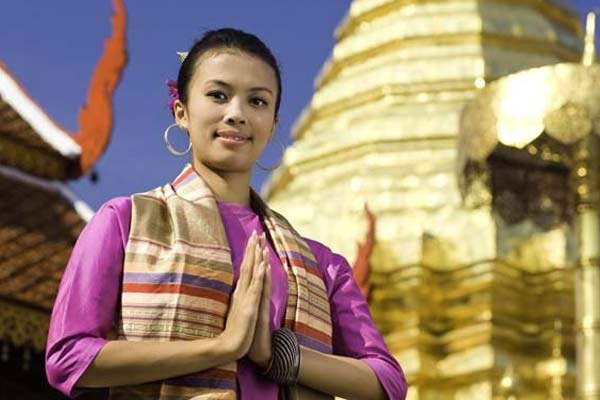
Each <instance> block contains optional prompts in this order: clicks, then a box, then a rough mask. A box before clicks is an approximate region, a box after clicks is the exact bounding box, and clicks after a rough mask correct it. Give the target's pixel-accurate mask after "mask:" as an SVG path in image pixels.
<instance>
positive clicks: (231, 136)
mask: <svg viewBox="0 0 600 400" xmlns="http://www.w3.org/2000/svg"><path fill="white" fill-rule="evenodd" d="M215 136H216V137H217V138H220V139H223V140H225V141H228V142H230V141H231V142H239V143H242V142H245V141H247V140H250V138H249V137H248V136H246V135H244V134H242V133H241V132H238V131H218V132H216V133H215Z"/></svg>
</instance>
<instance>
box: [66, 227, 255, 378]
mask: <svg viewBox="0 0 600 400" xmlns="http://www.w3.org/2000/svg"><path fill="white" fill-rule="evenodd" d="M260 253H261V248H260V247H259V246H258V237H257V236H256V235H252V236H251V237H250V239H249V241H248V245H247V246H246V253H245V255H244V260H243V261H242V265H241V269H240V278H239V280H238V282H237V285H236V288H235V290H234V292H233V294H232V300H231V306H230V307H229V312H228V316H227V321H226V324H225V325H226V326H225V330H224V331H223V333H221V334H220V335H219V336H218V337H216V338H211V339H199V340H192V341H176V342H128V341H111V342H108V343H106V345H105V346H104V347H103V348H102V349H101V350H100V352H99V354H98V356H97V357H96V358H95V359H94V361H93V362H92V364H91V365H90V366H89V367H88V368H87V369H86V371H85V373H84V374H83V376H82V377H81V379H80V380H79V382H78V384H77V385H78V386H81V387H86V386H87V387H105V386H120V385H132V384H138V383H145V382H151V381H157V380H162V379H166V378H171V377H175V376H181V375H187V374H191V373H193V372H197V371H203V370H206V369H209V368H213V367H216V366H219V365H223V364H227V363H230V362H234V361H236V360H237V359H239V358H241V357H243V356H244V355H245V354H246V353H247V352H248V349H249V348H250V345H251V343H252V339H253V337H254V330H255V325H256V319H257V316H258V308H259V307H258V305H259V301H260V298H261V293H262V288H263V281H264V278H263V277H264V274H265V271H266V265H265V263H264V262H262V257H258V255H260Z"/></svg>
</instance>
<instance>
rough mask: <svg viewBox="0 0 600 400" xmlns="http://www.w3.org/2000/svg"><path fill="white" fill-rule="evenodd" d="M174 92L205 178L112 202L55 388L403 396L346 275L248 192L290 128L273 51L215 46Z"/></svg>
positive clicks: (67, 328)
mask: <svg viewBox="0 0 600 400" xmlns="http://www.w3.org/2000/svg"><path fill="white" fill-rule="evenodd" d="M177 93H178V98H176V99H175V100H174V102H173V103H172V110H173V115H174V117H175V121H176V124H177V125H178V126H179V127H180V128H181V129H183V130H184V131H186V132H188V134H189V138H190V147H191V151H192V164H191V165H187V166H186V167H185V168H184V170H183V171H182V173H181V174H180V175H179V176H178V177H177V178H175V180H174V181H173V182H172V183H171V184H167V185H165V186H163V187H160V188H157V189H155V190H152V191H149V192H146V193H140V194H136V195H133V196H131V197H130V198H117V199H113V200H111V201H109V202H107V203H106V204H105V205H104V206H103V207H102V208H101V209H100V210H99V211H98V212H97V213H96V215H95V216H94V218H93V219H92V220H91V221H90V223H89V224H88V225H87V226H86V228H85V229H84V230H83V232H82V233H81V236H80V238H79V240H78V242H77V244H76V245H75V248H74V249H73V253H72V255H71V258H70V260H69V264H68V266H67V268H66V270H65V273H64V276H63V279H62V282H61V286H60V289H59V293H58V296H57V299H56V303H55V305H54V310H53V313H52V319H51V324H50V331H49V335H48V344H47V354H46V370H47V375H48V379H49V381H50V383H51V384H52V385H53V386H54V387H56V388H57V389H59V390H61V391H63V392H64V393H65V394H67V395H69V396H76V395H77V394H78V393H79V392H80V391H81V388H86V387H110V388H111V398H122V399H133V398H136V399H137V398H139V399H159V398H160V399H167V398H168V399H191V398H207V399H209V398H210V399H217V398H218V399H230V398H231V399H234V398H242V399H277V398H281V397H283V396H284V395H283V394H282V395H281V396H280V394H279V392H280V389H286V388H287V389H289V388H293V387H295V386H294V384H295V383H298V384H300V385H298V387H308V388H313V389H315V390H317V391H320V392H323V393H327V394H330V395H337V396H340V397H345V398H348V399H384V398H390V399H402V398H404V397H405V394H406V382H405V380H404V376H403V374H402V370H401V369H400V366H399V365H398V364H397V362H396V361H395V360H394V358H393V357H392V356H391V355H390V354H389V352H388V350H387V348H386V347H385V344H384V342H383V340H382V337H381V335H380V334H379V332H378V331H377V329H376V327H375V325H374V323H373V321H372V319H371V317H370V314H369V312H368V308H367V304H366V302H365V300H364V298H363V297H362V296H361V295H360V292H359V290H358V289H357V287H356V284H355V283H354V281H353V280H352V271H351V268H350V267H349V266H348V263H347V262H346V261H345V260H344V259H343V258H342V257H341V256H339V255H336V254H333V253H332V252H331V251H330V250H329V249H328V248H327V247H325V246H323V245H322V244H320V243H317V242H315V241H312V240H308V239H305V238H302V237H301V236H299V235H298V234H297V233H296V232H295V231H294V230H293V228H292V227H291V226H290V225H289V223H288V222H287V221H286V220H285V219H284V218H283V217H282V216H280V215H279V214H277V213H275V212H273V211H272V210H270V209H269V208H268V207H267V206H266V205H265V204H264V203H263V202H262V200H261V199H260V198H259V197H258V195H256V194H255V193H254V192H253V191H252V190H251V189H250V187H249V184H250V179H251V171H252V167H253V166H254V164H255V163H256V162H257V159H258V157H259V156H260V154H261V153H262V151H263V150H264V148H265V146H266V145H267V144H268V142H270V141H271V139H272V137H273V134H274V131H275V127H276V125H277V121H278V117H277V112H278V109H279V104H280V100H281V78H280V72H279V67H278V65H277V62H276V60H275V58H274V57H273V55H272V53H271V51H270V50H269V49H268V48H267V47H266V46H265V45H264V43H262V42H261V41H260V40H259V39H258V38H257V37H255V36H254V35H250V34H247V33H244V32H241V31H238V30H234V29H221V30H216V31H210V32H207V33H206V34H205V35H204V36H203V37H202V38H201V39H200V40H199V41H198V42H196V44H195V45H194V46H193V47H192V49H191V50H190V51H189V53H188V55H187V57H186V58H185V60H184V61H183V63H182V65H181V68H180V71H179V75H178V80H177ZM165 135H167V133H166V134H165ZM112 327H116V328H117V331H118V338H117V340H109V339H107V337H108V335H109V331H110V330H111V328H112ZM284 328H288V329H284ZM204 396H206V397H204Z"/></svg>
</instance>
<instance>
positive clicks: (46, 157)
mask: <svg viewBox="0 0 600 400" xmlns="http://www.w3.org/2000/svg"><path fill="white" fill-rule="evenodd" d="M80 155H81V147H80V146H79V145H78V144H77V143H76V142H75V140H73V138H72V136H71V135H70V134H69V133H68V132H67V131H65V130H64V129H63V128H61V127H60V126H59V125H58V124H57V123H56V122H55V121H54V120H53V119H52V118H51V117H50V116H49V115H48V114H47V113H46V112H45V111H44V109H43V108H42V107H40V105H39V104H37V103H36V102H35V101H34V100H33V99H32V98H31V96H30V95H29V93H27V91H26V90H25V88H23V86H21V85H20V84H19V82H18V81H17V79H16V78H15V77H14V76H13V75H12V74H11V72H10V71H9V70H8V68H7V67H6V65H4V64H3V63H2V62H0V164H3V165H8V166H11V167H14V168H18V169H20V170H23V171H26V172H28V173H31V174H34V175H37V176H40V177H47V178H55V179H66V178H67V176H69V175H70V174H71V173H70V172H71V171H72V170H73V169H75V168H76V167H77V165H78V162H79V156H80Z"/></svg>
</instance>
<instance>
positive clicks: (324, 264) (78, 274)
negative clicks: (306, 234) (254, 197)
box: [46, 197, 407, 400]
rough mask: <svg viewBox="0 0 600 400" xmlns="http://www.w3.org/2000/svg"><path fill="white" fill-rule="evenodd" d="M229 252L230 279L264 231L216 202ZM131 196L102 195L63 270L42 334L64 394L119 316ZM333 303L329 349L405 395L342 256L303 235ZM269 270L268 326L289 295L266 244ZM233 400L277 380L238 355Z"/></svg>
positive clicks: (272, 389) (249, 216)
mask: <svg viewBox="0 0 600 400" xmlns="http://www.w3.org/2000/svg"><path fill="white" fill-rule="evenodd" d="M218 206H219V211H220V213H221V217H222V219H223V225H224V227H225V231H226V234H227V238H228V240H229V243H230V246H231V252H232V261H233V272H234V284H235V282H236V281H237V278H238V276H239V269H240V264H241V262H242V258H243V255H244V249H245V246H246V243H247V241H248V239H249V237H250V235H251V233H252V231H253V230H256V232H257V233H259V234H260V233H262V231H263V229H262V226H261V224H260V220H259V217H258V215H256V214H255V213H254V211H253V210H252V209H251V208H249V207H246V206H242V205H239V204H232V203H218ZM130 219H131V199H130V198H129V197H119V198H115V199H113V200H110V201H108V202H107V203H106V204H104V205H103V206H102V207H101V208H100V210H98V212H97V213H96V214H95V215H94V217H93V218H92V220H91V221H90V222H89V223H88V224H87V226H86V227H85V229H84V230H83V231H82V232H81V235H80V236H79V239H78V240H77V243H76V244H75V247H74V248H73V252H72V254H71V258H70V259H69V263H68V265H67V267H66V269H65V272H64V275H63V277H62V281H61V284H60V288H59V290H58V295H57V297H56V302H55V303H54V309H53V311H52V318H51V321H50V330H49V332H48V342H47V347H46V374H47V376H48V381H49V382H50V384H51V385H52V386H54V387H55V388H56V389H58V390H60V391H61V392H63V393H64V394H66V395H67V396H69V397H75V396H77V395H78V394H79V393H80V392H81V390H80V389H78V388H76V387H75V384H76V383H77V381H78V379H79V378H80V377H81V375H82V374H83V372H84V371H85V369H86V368H87V367H88V366H89V364H90V363H91V362H92V360H93V359H94V357H95V356H96V354H98V351H99V350H100V349H101V348H102V346H103V345H104V344H105V343H106V342H107V339H106V337H107V334H108V332H109V330H110V329H111V328H112V327H114V326H115V325H116V323H117V320H118V315H119V308H120V305H119V302H120V295H121V292H120V285H121V274H122V268H123V256H124V251H125V246H126V245H127V240H128V237H129V224H130ZM307 243H308V244H309V246H310V248H311V250H312V252H313V254H314V255H315V257H316V259H317V262H318V264H319V267H320V268H321V271H322V272H323V277H324V279H325V286H326V288H327V294H328V296H329V303H330V305H331V318H332V328H333V337H332V339H333V352H334V354H338V355H342V356H348V357H353V358H356V359H361V360H363V361H364V362H365V363H367V364H368V365H369V367H371V369H372V370H373V371H374V372H375V374H376V376H377V378H378V379H379V382H381V385H382V386H383V388H384V389H385V391H386V392H387V395H388V398H390V399H404V398H405V396H406V388H407V387H406V380H405V378H404V374H403V372H402V369H401V368H400V365H398V363H397V362H396V360H395V359H394V358H393V357H392V356H391V355H390V353H389V351H388V349H387V347H386V345H385V343H384V341H383V338H382V337H381V334H380V333H379V331H378V330H377V328H376V327H375V324H374V323H373V320H372V318H371V315H370V313H369V309H368V306H367V303H366V301H365V299H364V297H363V296H362V294H361V293H360V291H359V289H358V287H357V286H356V283H355V282H354V279H353V277H352V269H351V267H350V266H349V265H348V262H347V261H346V260H345V259H344V258H343V257H342V256H340V255H338V254H335V253H333V252H332V251H331V250H330V249H329V248H327V247H325V246H324V245H322V244H320V243H318V242H316V241H313V240H308V239H307ZM269 260H270V262H271V270H272V285H273V287H272V296H271V330H274V329H277V328H279V327H281V322H282V320H283V314H284V312H285V305H286V301H287V279H286V275H285V271H284V270H283V266H282V265H281V262H280V261H279V258H278V257H277V256H276V254H275V252H274V250H273V248H272V247H270V258H269ZM237 364H238V369H237V371H238V372H237V383H238V385H237V392H238V398H239V399H244V400H249V399H265V400H268V399H271V400H276V399H277V396H278V386H277V384H276V383H273V382H272V381H270V380H268V379H266V378H264V377H263V376H261V375H260V373H258V370H257V368H255V367H254V364H253V363H252V362H251V361H250V360H248V359H247V358H242V359H240V360H238V362H237Z"/></svg>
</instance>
